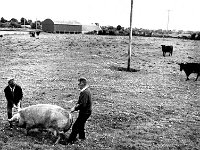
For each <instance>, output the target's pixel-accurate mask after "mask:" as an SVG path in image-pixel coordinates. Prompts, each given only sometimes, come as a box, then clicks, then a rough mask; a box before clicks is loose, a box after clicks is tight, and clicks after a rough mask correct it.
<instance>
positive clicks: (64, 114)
mask: <svg viewBox="0 0 200 150" xmlns="http://www.w3.org/2000/svg"><path fill="white" fill-rule="evenodd" d="M8 121H9V122H13V123H15V125H16V126H19V127H25V128H26V134H27V135H28V132H29V130H31V129H33V128H39V129H49V130H51V131H53V133H54V135H55V136H58V138H57V140H56V142H55V144H57V143H58V142H59V140H60V138H61V134H63V133H65V132H67V131H68V130H69V129H70V127H71V125H72V115H71V114H70V113H69V112H68V111H67V110H65V109H64V108H62V107H60V106H57V105H51V104H37V105H32V106H29V107H25V108H22V109H20V110H19V112H18V113H16V114H15V115H13V117H12V118H11V119H8Z"/></svg>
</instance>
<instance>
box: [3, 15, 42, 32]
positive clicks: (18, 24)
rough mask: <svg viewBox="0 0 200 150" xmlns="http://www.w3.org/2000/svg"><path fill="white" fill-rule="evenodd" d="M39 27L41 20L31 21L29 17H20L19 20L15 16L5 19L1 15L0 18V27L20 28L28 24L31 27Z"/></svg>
mask: <svg viewBox="0 0 200 150" xmlns="http://www.w3.org/2000/svg"><path fill="white" fill-rule="evenodd" d="M36 25H37V29H41V21H39V20H37V21H32V20H30V19H26V18H24V17H22V18H21V19H20V20H19V21H18V20H17V19H15V18H12V19H10V20H7V19H5V18H4V17H1V20H0V27H1V28H22V27H24V26H30V28H31V29H36Z"/></svg>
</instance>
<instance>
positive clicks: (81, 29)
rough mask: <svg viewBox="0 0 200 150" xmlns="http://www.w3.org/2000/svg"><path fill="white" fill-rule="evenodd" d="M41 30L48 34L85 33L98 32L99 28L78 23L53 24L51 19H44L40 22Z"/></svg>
mask: <svg viewBox="0 0 200 150" xmlns="http://www.w3.org/2000/svg"><path fill="white" fill-rule="evenodd" d="M42 30H43V31H44V32H49V33H73V34H77V33H87V32H93V31H96V32H98V31H99V30H101V28H100V27H99V26H97V25H81V24H80V23H78V22H75V21H74V22H54V21H52V20H51V19H45V20H44V21H43V22H42Z"/></svg>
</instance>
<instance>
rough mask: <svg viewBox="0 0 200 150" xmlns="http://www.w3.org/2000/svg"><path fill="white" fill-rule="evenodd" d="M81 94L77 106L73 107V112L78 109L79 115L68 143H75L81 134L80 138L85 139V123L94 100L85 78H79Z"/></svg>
mask: <svg viewBox="0 0 200 150" xmlns="http://www.w3.org/2000/svg"><path fill="white" fill-rule="evenodd" d="M78 81H79V84H78V86H79V89H80V91H81V92H80V96H79V99H78V102H77V104H76V106H75V107H73V108H72V109H71V112H74V111H78V110H79V115H78V118H77V119H76V121H75V123H74V124H73V126H72V132H71V134H70V136H69V138H68V140H67V143H70V144H73V143H74V142H75V141H76V140H77V138H76V136H77V134H79V139H81V140H85V131H84V130H85V123H86V121H87V119H88V118H89V117H90V115H91V113H92V101H91V94H90V90H89V89H88V85H87V81H86V79H85V78H80V79H79V80H78Z"/></svg>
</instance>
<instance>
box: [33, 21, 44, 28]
mask: <svg viewBox="0 0 200 150" xmlns="http://www.w3.org/2000/svg"><path fill="white" fill-rule="evenodd" d="M41 27H42V26H41V21H39V20H38V21H37V29H41ZM31 28H32V29H36V21H35V22H33V23H32V24H31Z"/></svg>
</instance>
